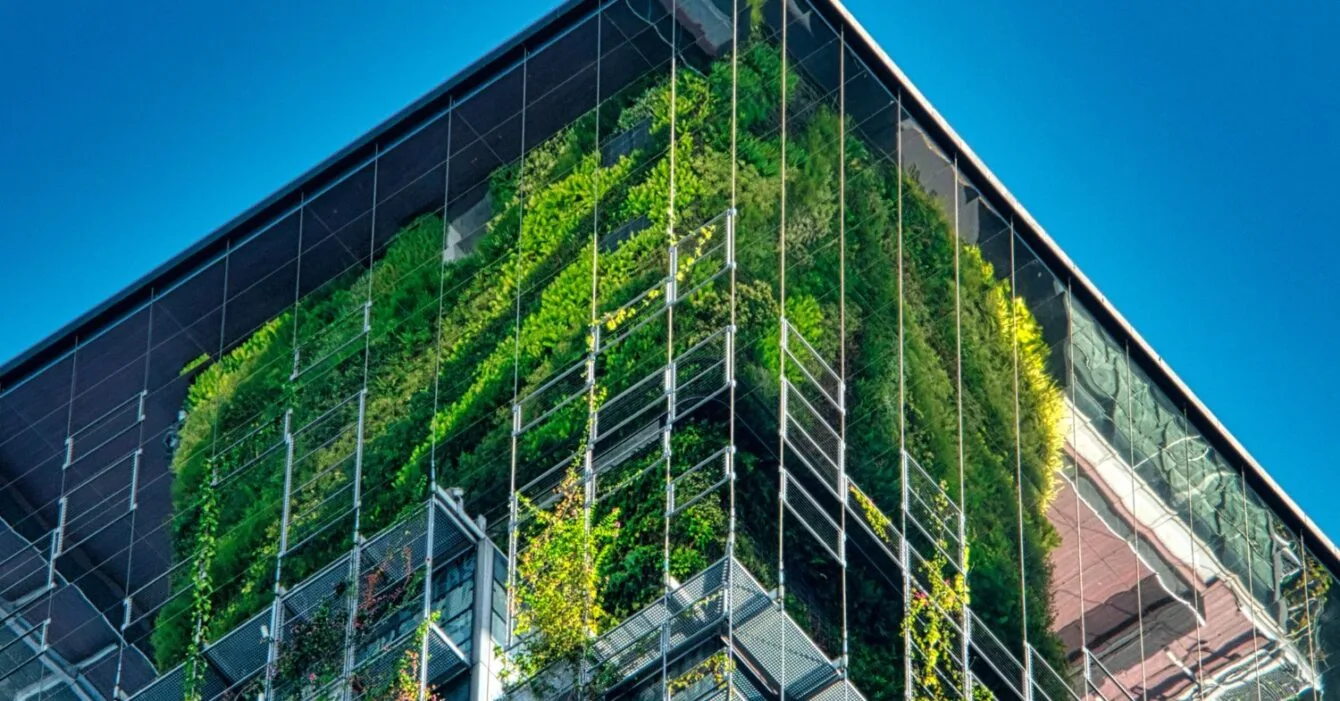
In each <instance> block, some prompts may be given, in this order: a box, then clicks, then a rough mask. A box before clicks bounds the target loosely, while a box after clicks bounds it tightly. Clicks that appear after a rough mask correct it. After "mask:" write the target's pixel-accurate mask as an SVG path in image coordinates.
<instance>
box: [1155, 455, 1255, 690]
mask: <svg viewBox="0 0 1340 701" xmlns="http://www.w3.org/2000/svg"><path fill="white" fill-rule="evenodd" d="M1238 486H1239V487H1240V489H1239V493H1240V494H1241V496H1242V514H1243V519H1242V540H1243V542H1244V543H1246V544H1247V581H1246V582H1245V584H1246V589H1247V590H1246V591H1245V592H1243V594H1244V595H1245V597H1246V601H1247V610H1248V612H1249V615H1250V616H1251V621H1252V665H1253V666H1254V667H1255V668H1256V673H1254V674H1253V675H1252V683H1253V684H1254V685H1255V687H1256V701H1262V695H1261V672H1260V665H1261V650H1260V648H1259V643H1257V640H1258V631H1260V630H1261V629H1260V627H1259V626H1257V623H1256V609H1257V608H1259V605H1258V604H1257V602H1256V593H1255V592H1253V591H1252V572H1253V571H1255V570H1254V568H1255V564H1254V563H1253V562H1252V559H1253V558H1252V555H1253V553H1252V533H1251V524H1249V523H1248V522H1247V514H1248V513H1249V512H1248V511H1247V508H1248V506H1247V478H1246V476H1245V475H1244V474H1239V475H1238ZM1142 669H1143V667H1142Z"/></svg>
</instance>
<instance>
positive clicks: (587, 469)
mask: <svg viewBox="0 0 1340 701" xmlns="http://www.w3.org/2000/svg"><path fill="white" fill-rule="evenodd" d="M595 22H596V103H595V104H596V106H595V123H596V124H595V153H596V154H599V153H600V64H601V58H602V52H603V51H604V47H603V45H602V39H603V32H604V21H603V17H602V16H601V14H600V10H599V9H597V10H596V13H595ZM600 168H601V166H600V165H599V164H597V165H596V169H595V174H594V175H593V176H592V178H591V320H590V322H589V323H588V324H587V334H588V336H587V349H586V350H587V355H586V363H587V366H586V386H587V389H586V439H585V444H586V448H585V450H584V451H583V452H584V453H585V454H584V455H583V457H582V533H583V536H582V574H583V577H585V576H586V574H587V573H588V572H590V571H591V568H592V567H594V564H593V563H592V561H591V514H592V509H593V507H594V505H595V486H596V474H595V441H596V420H597V419H596V360H597V358H598V357H599V353H600V322H599V320H598V318H597V314H598V313H599V311H598V309H599V306H598V302H597V299H598V294H599V292H598V283H597V280H598V275H599V269H600ZM582 595H583V596H586V592H583V593H582ZM584 603H585V602H584ZM589 608H590V607H588V606H585V605H583V606H582V626H583V628H584V629H585V632H586V637H588V638H589V636H590V631H591V629H592V625H591V616H590V613H591V612H590V611H589V610H588V609H589ZM590 643H591V641H590V640H589V639H587V640H586V641H585V644H584V654H583V655H582V660H581V669H580V670H579V676H578V687H577V688H578V690H579V693H580V690H581V689H582V688H584V686H585V684H586V682H587V676H588V671H589V670H588V665H589V657H590V655H589V653H590V649H591V648H590Z"/></svg>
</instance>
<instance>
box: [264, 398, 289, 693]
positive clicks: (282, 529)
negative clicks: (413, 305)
mask: <svg viewBox="0 0 1340 701" xmlns="http://www.w3.org/2000/svg"><path fill="white" fill-rule="evenodd" d="M292 491H293V410H292V409H288V410H287V411H285V412H284V501H283V504H282V512H281V515H280V521H279V552H278V554H276V555H275V579H274V601H273V602H272V603H271V606H270V635H269V640H268V641H267V642H268V643H269V650H268V651H267V652H266V657H265V698H267V699H268V698H271V696H272V694H273V691H274V675H275V667H276V665H278V664H279V643H280V641H281V640H282V639H283V634H282V630H281V628H282V626H283V625H284V615H283V614H284V612H283V606H284V587H283V585H282V584H281V580H282V577H281V575H282V573H283V569H284V554H285V553H286V552H288V526H289V517H290V515H291V509H290V506H289V503H290V500H289V496H290V494H291V493H292Z"/></svg>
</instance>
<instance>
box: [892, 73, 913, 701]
mask: <svg viewBox="0 0 1340 701" xmlns="http://www.w3.org/2000/svg"><path fill="white" fill-rule="evenodd" d="M894 99H895V107H896V110H895V115H894V121H895V124H896V125H897V137H896V138H897V148H898V173H897V180H898V206H897V210H898V465H899V473H898V476H899V483H900V484H899V486H900V489H899V492H900V495H901V498H900V501H899V505H898V520H899V534H900V537H899V539H898V544H899V548H898V553H899V559H900V564H901V565H902V567H901V569H902V575H903V621H906V620H907V615H908V613H909V612H910V611H911V608H912V570H911V568H912V563H911V562H909V559H910V555H911V553H910V552H909V551H910V548H909V547H908V542H907V509H908V498H907V497H908V494H907V490H908V484H907V358H906V351H905V346H906V343H905V332H906V330H905V327H904V314H903V303H904V300H905V295H904V293H903V284H904V279H903V273H904V270H903V177H904V174H903V91H902V88H899V89H898V94H897V95H895V98H894ZM901 628H902V629H903V697H904V698H910V697H911V696H912V635H911V629H910V628H909V627H908V626H907V625H903V626H901Z"/></svg>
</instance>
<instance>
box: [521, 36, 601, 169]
mask: <svg viewBox="0 0 1340 701" xmlns="http://www.w3.org/2000/svg"><path fill="white" fill-rule="evenodd" d="M604 39H605V37H604V36H603V35H602V27H601V23H600V18H599V17H596V16H591V17H588V18H587V19H585V20H583V21H582V22H581V23H580V24H578V25H577V26H575V27H573V28H571V29H570V30H568V31H566V32H564V33H562V34H560V35H559V36H558V37H557V38H556V39H554V40H553V42H552V43H549V44H547V45H545V46H543V47H542V48H540V49H538V50H536V51H533V52H532V53H531V54H530V57H529V59H528V60H527V61H526V148H527V149H531V148H534V147H535V146H537V145H538V144H540V143H543V142H544V141H545V140H546V139H548V138H549V137H551V136H553V135H554V133H555V132H557V131H558V130H560V129H562V128H564V127H566V126H568V125H569V124H571V123H572V122H573V121H574V120H576V119H577V118H579V117H581V116H582V115H584V114H586V113H587V112H588V111H590V110H591V109H593V108H594V107H595V106H596V58H597V56H598V53H597V52H598V50H599V48H600V45H601V43H603V41H604ZM605 89H607V88H605V87H604V86H602V90H605Z"/></svg>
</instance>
